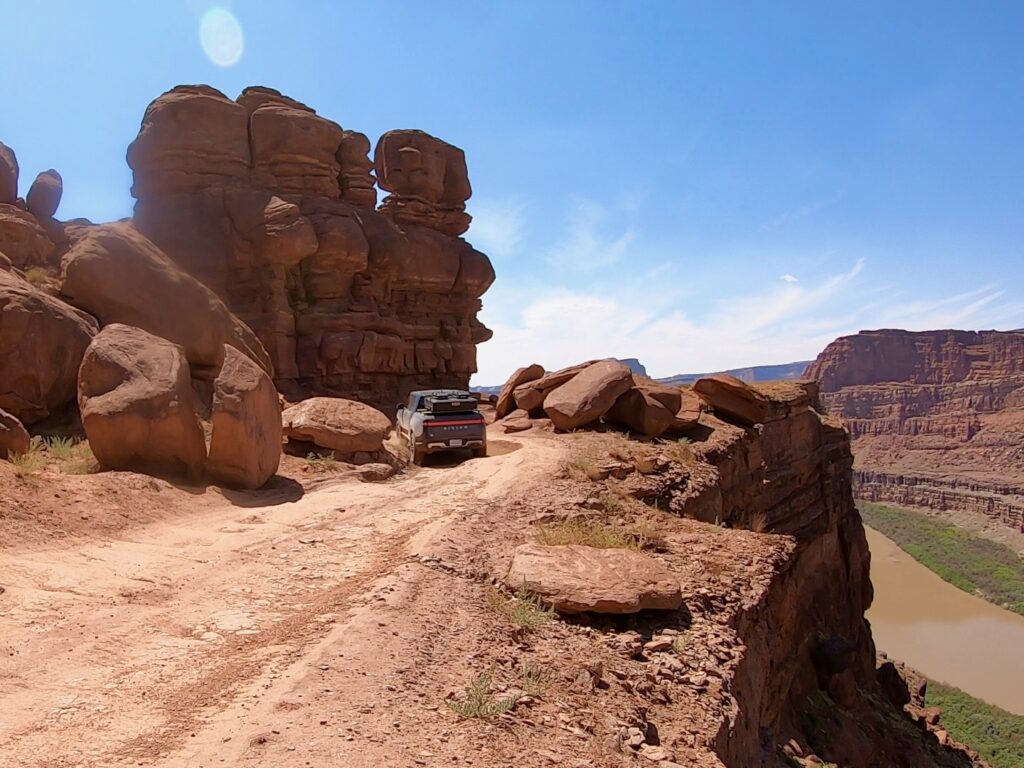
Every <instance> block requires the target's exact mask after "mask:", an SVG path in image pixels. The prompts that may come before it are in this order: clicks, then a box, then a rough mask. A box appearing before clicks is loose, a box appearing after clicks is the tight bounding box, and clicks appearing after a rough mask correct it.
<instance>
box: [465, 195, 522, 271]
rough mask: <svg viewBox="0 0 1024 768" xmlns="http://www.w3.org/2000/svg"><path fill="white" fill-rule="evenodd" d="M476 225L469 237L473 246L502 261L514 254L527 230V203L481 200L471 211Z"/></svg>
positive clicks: (471, 227)
mask: <svg viewBox="0 0 1024 768" xmlns="http://www.w3.org/2000/svg"><path fill="white" fill-rule="evenodd" d="M470 213H471V214H472V215H473V223H472V224H471V225H470V229H469V233H468V234H467V237H469V238H470V240H472V242H473V245H474V246H476V247H477V248H479V249H480V250H482V251H483V252H484V253H487V254H490V255H491V256H494V257H496V258H499V259H504V258H508V257H510V256H513V255H515V253H516V250H517V249H518V248H519V245H520V244H521V243H522V241H523V235H524V232H525V229H526V204H525V203H521V202H516V201H508V200H481V201H477V202H475V203H473V205H472V207H471V208H470Z"/></svg>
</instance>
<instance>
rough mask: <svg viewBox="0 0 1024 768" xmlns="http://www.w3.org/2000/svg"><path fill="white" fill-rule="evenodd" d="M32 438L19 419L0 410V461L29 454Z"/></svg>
mask: <svg viewBox="0 0 1024 768" xmlns="http://www.w3.org/2000/svg"><path fill="white" fill-rule="evenodd" d="M31 445H32V438H31V437H29V434H28V430H26V429H25V425H23V424H22V423H21V422H20V421H18V419H17V418H16V417H14V416H12V415H11V414H9V413H8V412H7V411H5V410H3V409H2V408H0V459H7V458H10V457H11V456H15V455H17V454H19V453H28V450H29V448H30V447H31Z"/></svg>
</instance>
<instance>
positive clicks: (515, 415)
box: [495, 360, 769, 437]
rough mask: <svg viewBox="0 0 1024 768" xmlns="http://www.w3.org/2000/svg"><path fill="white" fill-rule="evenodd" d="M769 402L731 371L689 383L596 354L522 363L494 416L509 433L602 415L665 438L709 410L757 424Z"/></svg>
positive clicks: (569, 425) (575, 424)
mask: <svg viewBox="0 0 1024 768" xmlns="http://www.w3.org/2000/svg"><path fill="white" fill-rule="evenodd" d="M768 408H769V402H768V399H767V398H766V397H765V396H764V395H763V394H761V393H760V392H758V391H757V390H755V389H754V388H753V387H751V386H750V385H748V384H746V383H745V382H743V381H740V380H739V379H737V378H735V377H733V376H729V375H726V374H716V375H714V376H707V377H705V378H703V379H700V380H699V381H697V383H696V384H694V386H693V388H692V389H690V388H682V387H674V386H670V385H666V384H659V383H658V382H656V381H653V380H651V379H649V378H646V377H642V376H639V375H636V374H634V373H633V372H632V371H631V370H630V368H629V367H628V366H627V365H625V364H624V363H622V362H619V361H618V360H594V361H590V362H586V363H581V364H579V365H574V366H570V367H568V368H563V369H561V370H559V371H554V372H553V373H546V372H545V371H544V368H543V367H542V366H540V365H537V364H536V363H535V364H533V365H529V366H526V367H523V368H519V369H518V370H517V371H516V372H515V373H513V374H512V376H511V377H510V378H509V380H508V381H507V382H506V383H505V386H504V387H502V389H501V393H500V394H499V395H498V402H497V405H496V406H495V418H497V419H500V420H501V423H502V425H503V427H504V429H505V431H506V432H519V431H523V430H526V429H530V428H531V427H532V425H533V423H534V421H535V420H537V419H545V418H546V419H549V420H550V421H551V424H552V425H553V426H554V427H555V429H559V430H573V429H578V428H581V427H587V426H590V425H593V424H596V423H598V422H601V421H604V422H607V423H609V424H614V425H616V426H619V427H621V428H623V429H626V430H629V431H630V432H632V433H634V434H637V435H644V436H646V437H659V436H661V435H663V434H685V433H686V432H687V431H688V430H691V429H692V428H693V427H694V426H696V424H697V422H698V420H699V418H700V414H701V413H702V412H703V411H706V410H713V411H715V413H716V414H718V415H719V416H720V417H722V418H724V419H725V420H726V421H730V422H735V423H737V424H740V425H742V426H753V425H754V424H759V423H762V422H763V421H764V420H765V418H766V415H767V413H768Z"/></svg>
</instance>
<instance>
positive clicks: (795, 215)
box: [761, 192, 843, 230]
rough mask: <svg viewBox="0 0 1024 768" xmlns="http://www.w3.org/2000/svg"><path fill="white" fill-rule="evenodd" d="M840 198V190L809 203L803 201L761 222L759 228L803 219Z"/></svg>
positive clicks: (772, 227) (767, 228)
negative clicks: (799, 204) (802, 203)
mask: <svg viewBox="0 0 1024 768" xmlns="http://www.w3.org/2000/svg"><path fill="white" fill-rule="evenodd" d="M842 199H843V194H842V192H838V193H836V194H834V195H832V196H831V197H825V198H821V199H819V200H812V201H810V202H809V203H805V204H804V205H801V206H799V207H797V208H794V209H792V210H789V211H785V212H783V213H780V214H779V215H778V216H776V217H775V218H774V219H771V220H770V221H766V222H765V223H764V224H762V225H761V229H763V230H771V229H778V228H779V227H784V226H786V225H787V224H792V223H793V222H794V221H799V220H800V219H805V218H807V217H808V216H813V215H814V214H816V213H818V212H819V211H823V210H825V209H826V208H828V207H829V206H832V205H835V204H836V203H838V202H839V201H840V200H842Z"/></svg>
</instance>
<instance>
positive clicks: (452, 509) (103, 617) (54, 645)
mask: <svg viewBox="0 0 1024 768" xmlns="http://www.w3.org/2000/svg"><path fill="white" fill-rule="evenodd" d="M494 445H495V448H496V450H494V453H496V454H499V455H494V456H491V457H488V458H487V459H480V460H473V461H468V462H465V463H463V464H459V465H457V466H450V467H437V468H429V467H428V468H425V469H417V470H415V471H414V472H412V473H410V474H407V475H404V476H402V477H399V478H396V479H394V480H392V481H390V482H388V483H383V484H362V483H358V482H354V481H343V482H340V483H337V484H334V485H328V486H324V487H321V488H318V489H314V490H309V491H307V492H306V493H305V494H304V495H302V496H301V498H299V499H298V500H295V501H285V500H283V499H274V498H270V499H265V498H263V499H261V498H260V497H259V496H258V495H253V496H252V498H251V499H250V500H249V501H248V502H247V503H252V504H260V503H261V504H262V505H260V506H239V505H237V504H231V503H228V502H225V503H224V504H223V505H217V506H213V507H211V508H209V509H205V510H202V511H200V512H198V513H196V514H190V515H188V516H187V519H184V520H182V519H177V520H175V519H169V520H163V521H161V522H158V523H152V524H149V525H146V526H144V527H142V528H138V529H135V530H133V531H132V532H131V533H130V534H127V535H124V536H121V537H119V538H112V539H107V540H95V539H90V540H70V541H65V542H62V543H61V545H60V546H59V547H53V548H45V549H44V548H34V549H30V550H28V549H26V550H15V551H13V552H11V551H7V552H3V553H0V583H2V584H4V585H5V586H6V590H7V591H6V593H5V594H4V595H3V597H2V598H0V611H2V613H0V766H4V768H6V767H7V766H12V767H13V766H107V765H110V766H116V765H154V764H159V765H168V766H206V765H211V766H212V765H225V764H226V765H232V764H236V763H239V762H246V763H247V764H257V765H258V764H273V765H327V764H331V765H364V764H365V765H380V764H382V763H381V760H384V761H385V762H387V764H395V765H400V764H409V765H422V764H426V761H427V760H429V759H430V758H429V757H428V756H432V755H433V753H432V752H430V751H429V750H428V749H426V748H425V747H424V742H425V740H426V738H427V736H426V733H425V732H421V733H410V734H408V735H407V737H403V738H399V739H395V738H383V737H381V738H379V739H378V738H376V737H375V736H374V735H373V734H375V733H377V732H383V733H387V732H388V731H390V730H393V724H392V720H394V719H395V717H393V716H392V714H388V713H386V712H384V711H382V710H383V709H384V708H383V707H381V709H377V707H378V706H379V705H378V703H377V702H379V701H380V700H381V699H382V698H394V697H395V696H408V697H410V699H409V700H410V701H411V702H414V703H415V702H420V701H423V700H425V699H429V701H426V702H425V703H424V704H423V709H422V712H421V713H420V714H422V715H424V716H429V713H431V712H434V711H436V710H437V709H438V706H437V705H438V704H439V703H443V702H441V700H440V699H438V698H437V697H435V696H433V695H431V696H427V695H426V694H424V693H422V692H420V693H416V692H415V691H414V690H413V689H414V688H415V685H416V682H417V681H416V679H415V677H416V676H415V674H410V675H409V679H408V680H407V681H406V683H405V684H402V683H401V680H399V678H400V677H401V675H402V674H403V673H406V672H410V673H411V670H407V669H406V668H405V667H404V666H403V663H404V662H403V659H404V660H405V661H408V660H409V659H411V658H413V657H415V656H416V655H417V654H421V655H422V654H423V653H425V652H426V653H427V654H428V655H430V650H429V646H430V644H431V642H433V641H432V640H431V639H430V636H428V635H429V633H430V631H431V630H430V627H429V626H427V625H429V624H431V622H434V623H435V624H436V626H435V627H434V630H435V634H434V635H433V636H435V637H436V633H437V632H445V631H450V630H451V629H452V628H453V627H456V626H457V625H458V623H459V619H458V618H457V617H446V616H445V607H444V601H445V592H446V591H447V592H448V593H450V592H451V591H452V590H458V589H462V588H465V587H464V586H460V585H458V584H455V585H452V584H447V585H445V584H443V583H442V582H444V581H446V580H447V581H459V580H457V579H454V578H453V577H451V576H445V575H444V574H440V573H439V572H438V571H437V570H434V569H431V568H428V567H425V566H424V565H422V564H421V563H420V562H419V560H418V559H417V557H416V554H415V549H416V546H418V545H419V544H422V543H423V542H424V541H427V540H435V541H436V540H438V539H441V540H443V539H445V538H446V537H447V536H448V535H449V533H448V531H447V529H448V528H449V527H450V525H449V524H450V523H451V522H452V521H453V520H455V519H456V518H458V517H459V516H460V515H470V516H473V515H479V511H478V508H479V507H480V506H481V505H483V504H487V503H492V504H493V503H494V501H495V500H496V499H500V498H502V497H503V495H504V494H505V493H506V492H508V491H509V490H510V489H511V488H513V487H514V486H515V487H517V488H521V487H522V486H523V485H524V484H529V483H530V482H536V481H539V480H540V479H541V478H542V477H543V476H544V473H545V472H546V471H548V470H551V469H552V468H553V467H555V466H556V465H557V459H558V456H559V451H558V448H557V447H556V446H555V445H554V444H552V443H551V442H550V441H546V440H523V441H521V442H516V441H508V440H504V441H494ZM275 502H277V503H275ZM392 621H393V622H394V628H391V625H390V624H389V622H392ZM470 652H471V649H470ZM443 655H444V654H438V658H440V657H442V656H443ZM340 660H344V661H340ZM332 676H333V679H334V682H333V683H332V681H331V680H332ZM396 676H397V677H396ZM396 681H397V682H398V683H399V684H398V685H396ZM304 696H305V697H306V699H305V700H303V697H304ZM317 698H319V699H321V705H322V706H321V709H322V711H323V714H312V713H311V712H308V711H305V709H306V707H307V705H308V703H309V702H312V701H315V700H316V699H317ZM297 710H304V711H301V712H300V711H297ZM414 719H415V718H414ZM385 721H386V722H385ZM400 728H401V725H399V729H400ZM439 738H440V743H441V744H442V745H443V744H444V743H445V739H444V737H443V736H442V737H439ZM271 751H272V752H273V757H271V756H270V752H271ZM338 759H342V760H343V762H340V763H338V762H335V761H336V760H338Z"/></svg>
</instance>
